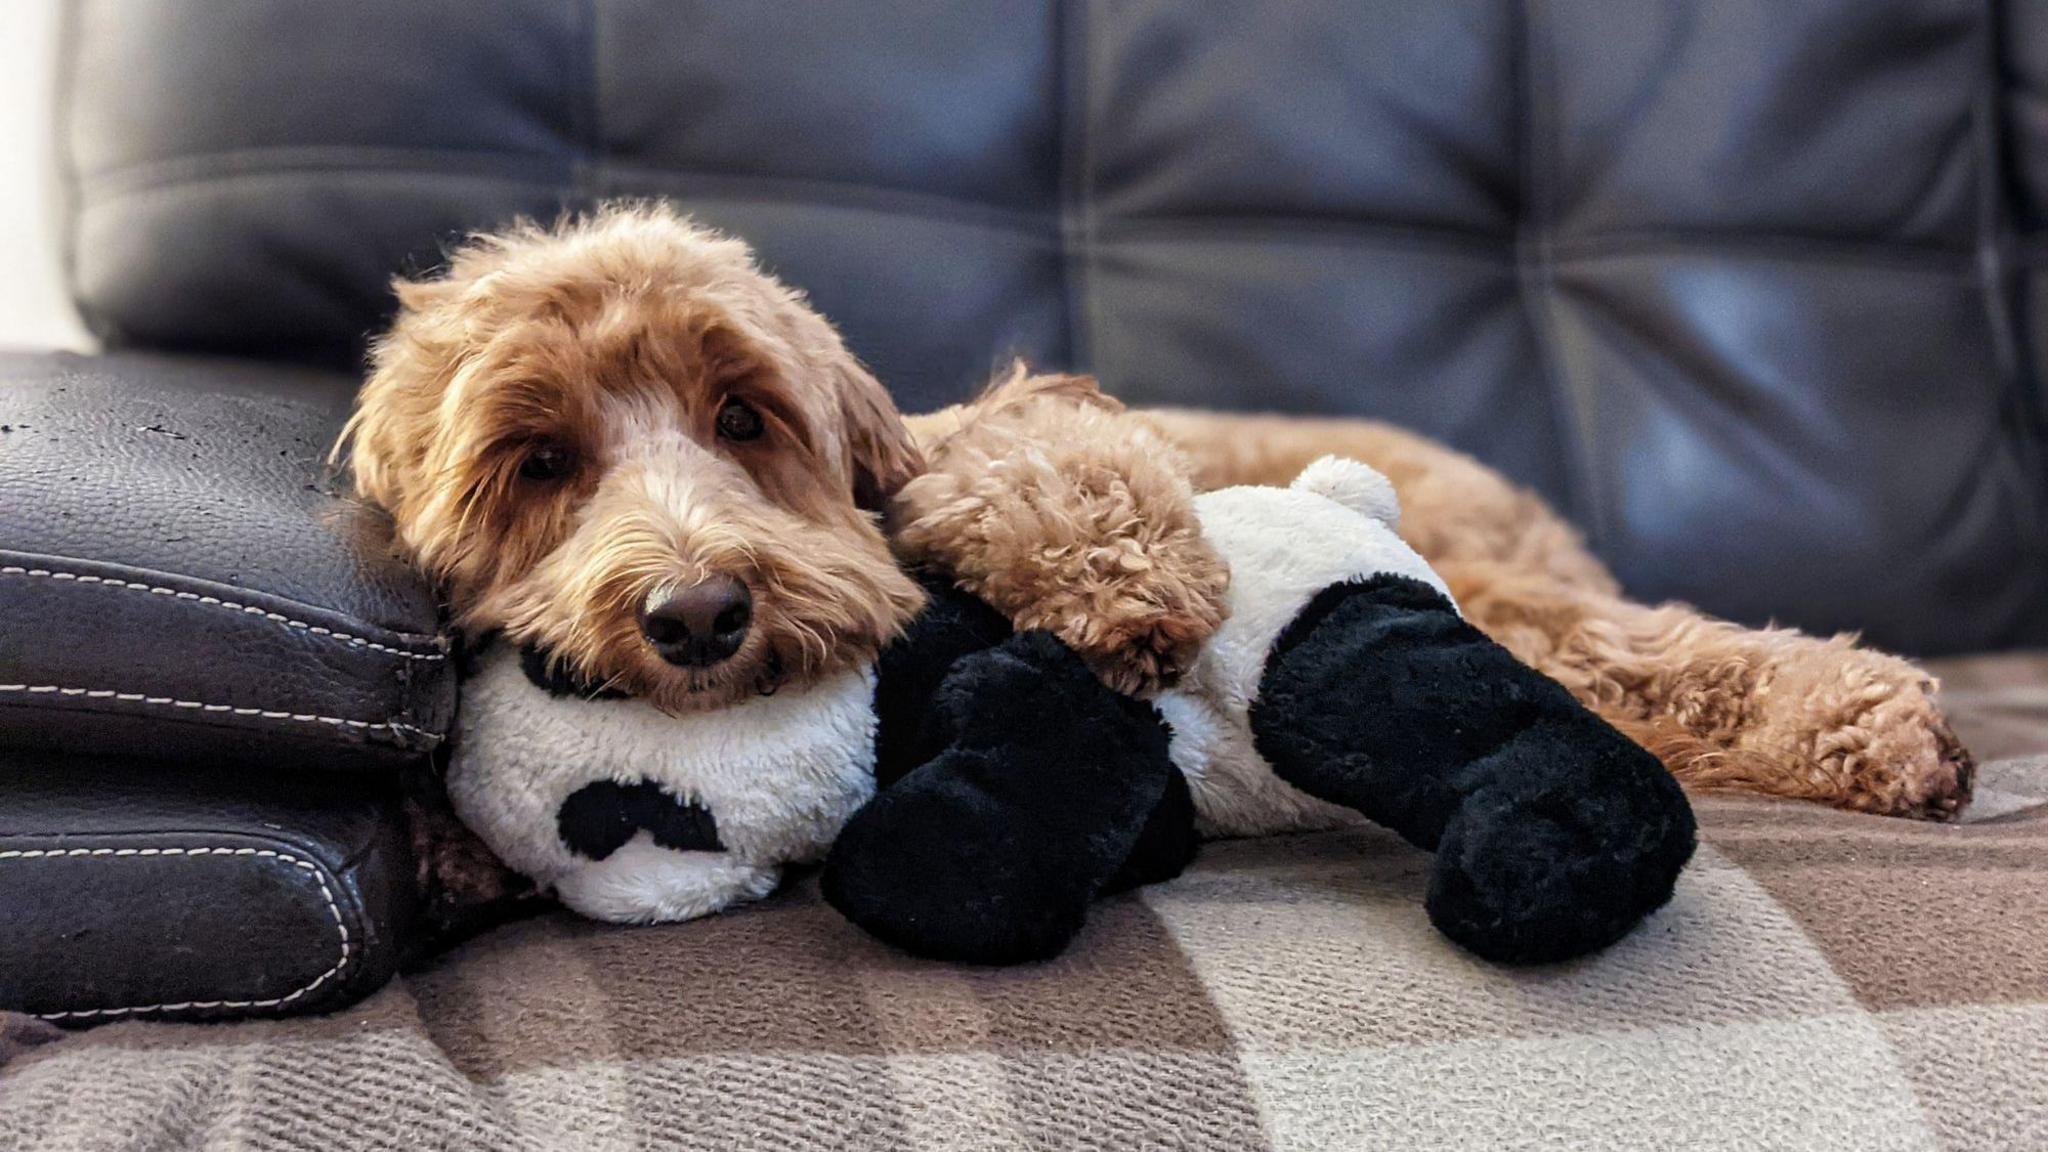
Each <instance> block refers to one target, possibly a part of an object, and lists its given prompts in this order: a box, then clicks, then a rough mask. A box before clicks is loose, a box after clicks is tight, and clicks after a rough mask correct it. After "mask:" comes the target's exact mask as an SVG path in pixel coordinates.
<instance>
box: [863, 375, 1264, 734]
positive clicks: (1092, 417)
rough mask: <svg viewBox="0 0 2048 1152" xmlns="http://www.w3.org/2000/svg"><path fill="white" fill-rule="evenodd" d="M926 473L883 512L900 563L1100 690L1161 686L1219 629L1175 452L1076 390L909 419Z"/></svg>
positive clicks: (1050, 380)
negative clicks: (1005, 620)
mask: <svg viewBox="0 0 2048 1152" xmlns="http://www.w3.org/2000/svg"><path fill="white" fill-rule="evenodd" d="M911 427H912V429H913V431H914V432H915V433H917V434H918V438H919V440H920V441H921V445H920V446H921V447H922V448H923V450H924V453H925V455H926V457H927V460H928V461H929V467H928V469H927V471H926V472H925V473H924V474H923V475H922V476H920V477H918V478H917V479H915V480H912V481H911V482H910V483H909V484H907V485H905V486H904V487H903V488H902V490H901V491H900V492H898V493H897V495H896V497H895V498H894V501H893V502H892V504H891V506H890V515H889V534H890V538H891V542H892V543H893V545H894V546H895V548H896V549H897V551H898V553H899V555H901V556H902V557H903V558H904V559H905V560H906V561H908V562H911V563H913V564H917V565H922V566H926V567H930V568H934V569H938V570H942V571H945V572H947V573H950V574H951V575H952V576H953V577H954V578H955V579H956V580H958V581H959V583H960V586H961V587H963V588H965V589H966V590H967V591H969V592H972V593H974V594H975V595H976V596H979V597H981V598H982V599H983V600H986V601H987V602H988V603H989V604H991V605H993V606H994V607H995V608H996V609H997V610H999V611H1001V612H1002V613H1003V614H1004V615H1006V616H1008V617H1009V618H1010V620H1011V622H1012V623H1013V624H1015V626H1016V627H1017V628H1018V629H1019V630H1032V629H1038V630H1043V631H1047V632H1051V633H1052V634H1053V635H1055V636H1057V637H1059V638H1060V639H1061V640H1062V641H1064V642H1065V643H1066V644H1067V645H1068V646H1069V647H1071V648H1072V649H1073V650H1074V651H1075V652H1077V653H1079V654H1080V655H1081V657H1082V659H1083V660H1085V661H1086V662H1087V663H1088V666H1089V667H1090V668H1092V669H1094V671H1095V672H1096V674H1097V675H1099V676H1100V677H1101V678H1102V679H1103V680H1104V681H1105V682H1106V683H1108V684H1109V685H1110V686H1111V687H1112V688H1115V689H1117V690H1118V691H1120V692H1128V693H1135V694H1143V693H1146V692H1149V691H1150V690H1152V689H1155V688H1158V687H1160V686H1162V685H1164V684H1168V683H1171V682H1172V681H1173V680H1174V679H1175V678H1177V677H1178V676H1179V674H1180V672H1181V671H1182V670H1183V669H1184V668H1185V667H1186V666H1187V664H1188V662H1189V661H1190V660H1192V659H1193V658H1194V655H1195V653H1196V651H1197V650H1198V649H1199V648H1200V647H1201V646H1202V644H1203V643H1204V642H1205V641H1207V640H1208V639H1209V637H1210V636H1212V635H1214V633H1215V631H1216V629H1217V627H1218V626H1219V625H1220V624H1221V623H1222V622H1223V616H1224V593H1225V591H1226V590H1227V588H1228V586H1229V582H1230V573H1229V569H1228V567H1227V566H1226V565H1225V564H1224V563H1223V560H1222V558H1221V557H1219V556H1217V554H1216V552H1215V550H1214V549H1213V548H1212V547H1210V545H1209V543H1208V542H1207V541H1206V540H1205V539H1203V537H1202V531H1201V525H1200V523H1199V522H1198V521H1197V520H1196V518H1195V510H1194V492H1193V490H1192V489H1191V487H1190V485H1189V482H1188V470H1187V466H1186V463H1185V461H1184V460H1183V459H1182V458H1181V456H1180V454H1179V452H1178V451H1177V450H1176V449H1174V448H1173V447H1172V445H1170V444H1169V443H1167V441H1166V440H1165V439H1163V438H1162V437H1161V436H1159V435H1158V434H1157V433H1156V432H1155V431H1153V430H1152V429H1151V427H1150V426H1149V425H1148V424H1147V423H1146V422H1144V421H1143V420H1141V419H1139V418H1138V417H1136V416H1134V415H1132V414H1130V413H1128V412H1125V411H1124V410H1123V408H1122V406H1121V405H1119V404H1117V403H1116V402H1115V401H1113V400H1110V399H1108V398H1107V397H1104V396H1103V395H1102V394H1101V393H1100V392H1099V391H1097V390H1096V388H1095V384H1094V382H1093V381H1091V380H1089V379H1087V378H1086V377H1079V376H1031V375H1026V374H1023V373H1022V372H1021V371H1020V372H1018V373H1017V374H1013V375H1012V376H1011V377H1009V378H1007V379H1005V380H1002V381H999V382H998V383H997V384H996V385H995V386H994V387H993V388H991V389H990V391H989V392H987V393H986V394H984V395H983V396H982V397H981V398H980V399H979V400H976V401H974V402H972V403H969V404H965V405H961V406H959V407H957V408H952V409H947V410H946V411H944V412H941V413H934V414H932V415H930V416H925V417H914V418H912V420H911Z"/></svg>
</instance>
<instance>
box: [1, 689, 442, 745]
mask: <svg viewBox="0 0 2048 1152" xmlns="http://www.w3.org/2000/svg"><path fill="white" fill-rule="evenodd" d="M0 692H23V693H28V694H30V695H45V696H82V697H84V698H85V699H87V700H124V701H127V702H129V703H132V704H155V705H159V706H162V707H169V708H184V709H191V710H197V711H200V712H217V713H225V714H226V715H229V716H261V717H262V718H264V719H265V720H297V721H299V722H300V723H302V724H332V725H335V726H336V727H345V728H356V729H360V730H362V731H366V732H368V731H377V730H379V729H382V730H387V731H391V732H410V733H412V734H413V735H415V736H420V737H424V738H425V739H427V740H429V741H433V742H435V743H439V742H440V739H441V734H440V733H438V732H429V731H427V730H426V729H425V728H418V727H414V726H413V725H411V724H402V723H400V722H398V721H396V720H382V721H378V720H350V719H348V718H347V717H343V716H321V715H318V714H316V713H312V712H283V711H275V710H272V709H268V708H237V707H235V706H234V705H232V704H208V703H206V702H205V701H203V700H178V699H174V698H172V697H169V696H147V695H144V694H143V693H141V692H116V691H114V690H113V689H112V688H67V687H65V686H63V685H61V684H0Z"/></svg>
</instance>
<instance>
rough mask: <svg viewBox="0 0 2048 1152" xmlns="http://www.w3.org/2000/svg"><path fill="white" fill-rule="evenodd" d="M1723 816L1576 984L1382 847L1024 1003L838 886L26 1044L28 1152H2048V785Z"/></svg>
mask: <svg viewBox="0 0 2048 1152" xmlns="http://www.w3.org/2000/svg"><path fill="white" fill-rule="evenodd" d="M2044 663H2048V661H2044ZM2033 671H2036V672H2038V671H2040V669H2038V668H2036V669H2033ZM1951 679H1952V682H1954V681H1955V679H1956V678H1955V677H1954V676H1953V674H1952V675H1951ZM2015 683H2017V681H2014V680H2012V679H2010V678H2009V677H2008V676H2007V675H1998V676H1987V677H1986V678H1985V679H1984V680H1983V681H1982V682H1981V683H1978V684H1975V685H1974V686H1973V684H1972V683H1971V682H1970V681H1968V680H1967V679H1964V680H1963V681H1962V682H1958V683H1955V691H1956V696H1955V698H1954V702H1955V703H1956V704H1957V708H1956V709H1955V710H1956V711H1957V712H1958V713H1963V714H1964V715H1963V716H1961V717H1959V724H1960V725H1961V726H1962V729H1963V731H1964V734H1965V735H1966V737H1968V736H1974V735H1975V733H1976V729H1975V728H1974V726H1973V724H1972V722H1971V721H1970V720H1969V717H1968V714H1969V713H1970V711H1971V710H1972V708H1974V709H1975V710H1976V711H1977V712H1978V713H1980V714H1996V716H1997V717H2001V718H2002V722H2008V726H2007V728H2006V729H2004V730H2003V731H2004V733H2005V735H2004V736H1998V735H1996V734H1995V733H1993V732H1992V730H1991V729H1990V728H1986V729H1985V732H1986V733H1987V734H1989V735H1991V736H1992V739H1991V740H1990V741H1989V744H1990V747H1989V748H1987V751H1990V750H1992V749H1996V750H1997V751H1998V752H2011V751H2019V750H2022V749H2021V747H2020V746H2021V745H2026V744H2031V747H2032V749H2033V750H2035V751H2038V750H2040V749H2041V748H2043V747H2048V741H2044V737H2048V724H2044V723H2043V722H2042V721H2043V718H2044V717H2048V701H2041V700H2039V699H2037V698H2034V697H2029V696H2027V695H2025V692H2027V691H2031V692H2035V693H2039V692H2040V691H2041V690H2042V689H2041V688H2040V685H2042V684H2048V676H2041V677H2039V678H2038V679H2035V680H2033V681H2031V684H2032V687H2030V688H2027V689H2024V690H2023V691H2022V693H2021V695H2020V696H2018V697H2017V698H2015V697H2014V696H2013V695H2012V692H2011V686H2012V685H2013V684H2015ZM1972 692H1977V693H1979V695H1980V697H1981V698H1980V699H1978V700H1976V702H1975V704H1974V705H1971V704H1970V699H1971V697H1970V693H1972ZM2015 699H2017V703H2015ZM1986 710H1988V712H1987V711H1986ZM2008 737H2009V738H2010V740H2011V743H2010V744H2002V743H1999V741H2000V740H2003V739H2006V738H2008ZM1986 743H1987V742H1986V741H1985V740H1982V739H1980V740H1979V744H1980V746H1984V745H1985V744H1986ZM1699 809H1700V814H1701V818H1702V831H1703V833H1704V837H1705V843H1704V844H1703V846H1702V850H1701V852H1700V855H1699V858H1698V861H1697V863H1696V864H1695V865H1694V867H1693V868H1692V869H1691V870H1690V871H1689V873H1688V874H1687V875H1686V877H1685V878H1684V879H1683V880H1682V881H1681V882H1680V885H1679V892H1678V895H1677V897H1676V899H1675V901H1674V902H1673V904H1672V905H1671V906H1670V907H1669V908H1667V909H1666V910H1664V911H1663V912H1662V913H1660V914H1658V915H1657V916H1656V917H1655V918H1653V919H1652V920H1651V921H1649V922H1648V923H1647V924H1646V925H1645V926H1644V927H1643V928H1642V929H1641V930H1639V931H1638V932H1637V933H1636V934H1635V935H1634V936H1632V937H1631V938H1629V939H1628V940H1626V941H1624V942H1623V943H1622V944H1620V945H1618V946H1617V947H1615V948H1613V949H1611V950H1609V951H1608V952H1606V953H1604V954H1602V955H1600V956H1596V957H1592V958H1589V959H1587V960H1583V961H1579V962H1575V963H1572V964H1568V965H1563V966H1559V967H1555V968H1549V969H1543V970H1532V971H1508V970H1502V969H1498V968H1492V967H1489V966H1486V965H1484V964H1481V963H1478V962H1475V961H1473V960H1471V959H1470V958H1468V957H1466V956H1464V955H1463V954H1461V953H1459V952H1457V951H1456V950H1455V949H1454V948H1452V947H1451V946H1450V945H1448V944H1447V943H1445V942H1444V941H1443V940H1442V939H1441V938H1440V937H1439V936H1437V935H1436V934H1435V932H1434V931H1433V930H1432V929H1431V928H1430V926H1429V924H1428V922H1427V920H1426V919H1425V918H1424V916H1423V913H1422V907H1421V903H1422V901H1421V895H1422V888H1423V884H1424V881H1425V877H1426V874H1427V872H1426V865H1427V858H1426V857H1424V856H1423V855H1422V854H1420V853H1418V852H1416V851H1414V850H1412V849H1410V848H1408V847H1406V846H1404V845H1402V844H1401V843H1399V842H1398V841H1397V840H1395V839H1394V838H1393V837H1391V836H1387V835H1384V834H1381V833H1379V832H1377V831H1374V830H1370V829H1359V830H1354V831H1344V832H1337V833H1328V834H1322V835H1315V836H1301V837H1289V838H1282V839H1273V840H1264V841H1240V842H1230V843H1220V844H1212V845H1209V846H1208V847H1207V848H1206V849H1205V850H1204V852H1203V855H1202V858H1201V859H1200V861H1199V862H1198V863H1197V864H1196V866H1195V867H1194V868H1193V869H1191V870H1190V872H1189V873H1188V874H1187V875H1186V876H1184V877H1183V878H1181V879H1180V880H1178V881H1176V882H1174V883H1171V884H1166V885H1161V886H1158V887H1155V888H1152V889H1149V890H1146V891H1143V892H1140V893H1134V894H1131V895H1128V896H1124V897H1120V898H1117V899H1113V900H1108V901H1105V902H1103V903H1102V904H1101V905H1100V906H1099V907H1098V909H1097V910H1096V914H1095V916H1094V918H1093V921H1092V923H1091V926H1090V927H1089V929H1088V930H1087V932H1086V933H1085V934H1084V936H1083V938H1082V939H1081V940H1079V941H1078V942H1077V943H1076V945H1075V947H1074V948H1073V949H1072V950H1071V951H1070V952H1069V953H1068V954H1067V955H1066V956H1065V957H1063V958H1061V959H1060V960H1057V961H1055V962H1052V963H1049V964H1044V965H1039V966H1035V967H1028V968H1020V969H1009V970H974V969H963V968H957V967H948V966H944V965H936V964H926V963H921V962H917V961H913V960H909V959H906V958H904V957H902V956H899V955H896V954H894V953H892V952H890V951H889V950H887V949H885V948H883V947H881V946H879V945H877V944H875V943H873V942H872V941H869V940H868V939H866V938H864V937H863V936H861V935H860V934H859V933H858V932H857V931H855V930H854V929H852V928H850V927H849V926H847V925H846V924H845V923H844V922H842V921H841V920H840V919H839V918H838V917H837V916H836V915H835V914H834V913H833V912H832V911H831V910H830V909H829V908H827V907H825V906H824V905H823V904H822V903H821V902H820V901H819V899H818V898H817V895H816V892H815V886H814V884H812V883H809V882H805V883H799V884H797V885H794V886H793V887H792V888H791V889H790V890H788V891H786V892H784V893H782V894H781V895H779V896H777V897H775V898H774V899H772V900H770V901H769V902H767V903H765V904H763V905H760V906H757V907H754V908H750V909H747V910H745V911H742V912H738V913H735V914H730V915H725V916H721V917H718V918H715V919H712V920H708V921H702V922H698V923H694V924H686V925H679V926H673V927H665V928H651V929H621V928H611V927H604V926H599V925H594V924H588V923H583V922H579V921H576V920H573V919H571V918H568V917H566V916H563V915H549V916H544V917H541V918H538V919H534V920H529V921H526V922H523V923H520V924H516V925H512V926H510V927H507V928H502V929H499V930H497V931H495V932H492V933H490V934H488V935H486V936H484V937H482V938H480V939H477V940H475V941H472V942H471V943H469V944H468V945H466V946H464V947H462V948H460V949H458V950H456V951H455V952H453V953H451V954H449V955H448V956H446V957H444V958H443V959H442V960H441V961H439V962H438V963H436V964H435V965H434V966H432V967H430V968H428V969H426V970H424V971H421V972H417V973H414V974H413V975H411V976H408V977H406V978H404V979H403V980H401V981H399V982H398V983H396V984H394V985H393V986H392V987H390V988H388V989H386V990H385V991H384V992H382V993H380V994H378V995H377V996H375V997H373V998H372V999H371V1000H369V1001H367V1002H366V1003H364V1004H362V1005H360V1006H358V1007H357V1008H355V1009H353V1010H350V1011H347V1012H344V1013H340V1014H338V1015H335V1016H331V1017H326V1018H322V1019H309V1020H300V1021H287V1022H276V1023H256V1024H243V1025H232V1026H203V1025H165V1024H143V1023H126V1024H115V1025H110V1026H106V1027H102V1028H99V1029H95V1030H92V1031H89V1032H84V1033H79V1034H74V1035H69V1036H67V1037H65V1038H63V1039H61V1040H57V1041H55V1042H51V1043H40V1044H39V1043H37V1042H38V1041H41V1040H47V1039H48V1036H47V1034H45V1033H43V1032H41V1031H40V1030H38V1029H36V1028H34V1027H33V1026H25V1025H23V1023H22V1022H20V1021H18V1020H17V1021H15V1022H14V1024H13V1025H12V1026H11V1027H7V1028H0V1059H4V1058H5V1057H6V1046H9V1045H12V1046H15V1047H18V1048H20V1049H22V1050H21V1051H19V1052H17V1053H16V1054H15V1055H14V1057H13V1059H12V1060H11V1062H9V1063H8V1064H7V1066H6V1068H5V1069H4V1071H0V1149H38V1150H41V1149H71V1148H80V1149H143V1148H151V1149H159V1148H161V1149H171V1148H200V1147H205V1148H214V1147H220V1148H227V1147H233V1148H252V1149H265V1150H267V1149H273V1148H289V1149H298V1148H304V1149H317V1150H320V1152H327V1150H331V1149H347V1148H409V1149H410V1148H516V1149H525V1148H532V1149H571V1148H603V1149H609V1148H641V1147H660V1148H671V1147H673V1148H707V1149H711V1148H715V1149H749V1150H751V1149H762V1150H772V1152H784V1150H788V1149H801V1148H849V1149H857V1148H883V1147H901V1148H912V1149H932V1150H935V1152H936V1150H943V1152H955V1150H964V1149H978V1148H1075V1147H1103V1148H1115V1149H1135V1148H1155V1147H1156V1148H1196V1149H1199V1148H1216V1149H1231V1150H1243V1149H1261V1148H1275V1149H1297V1148H1299V1149H1315V1148H1373V1147H1398V1148H1487V1149H1495V1148H1520V1147H1555V1148H1574V1149H1601V1148H1660V1149H1662V1148H1688V1149H1690V1148H1722V1147H1726V1148H1741V1149H1758V1148H1797V1149H1825V1148H1844V1149H1857V1150H1869V1149H1890V1148H1900V1149H1907V1148H1940V1149H2018V1148H2048V884H2044V883H2042V873H2043V870H2044V866H2048V758H2036V759H2032V760H2008V761H2004V762H2000V763H1994V764H1990V765H1988V766H1987V767H1986V769H1985V772H1984V780H1983V794H1982V799H1981V801H1980V803H1979V804H1978V805H1977V806H1976V808H1975V810H1974V813H1973V817H1972V822H1969V823H1965V824H1962V825H1954V826H1935V825H1926V824H1913V823H1907V822H1902V821H1890V820H1882V819H1876V818H1870V817H1859V816H1851V815H1846V814H1842V813H1837V812H1832V811H1827V810H1823V809H1819V808H1813V807H1807V806H1801V805H1790V804H1776V803H1770V802H1766V801H1758V800H1741V799H1704V800H1701V801H1700V803H1699Z"/></svg>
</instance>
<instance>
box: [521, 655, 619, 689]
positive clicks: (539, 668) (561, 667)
mask: <svg viewBox="0 0 2048 1152" xmlns="http://www.w3.org/2000/svg"><path fill="white" fill-rule="evenodd" d="M519 670H520V671H521V672H524V673H526V679H527V682H528V683H530V684H532V685H533V686H534V687H535V688H538V689H540V690H541V691H543V692H545V693H547V694H548V695H550V696H575V697H577V698H579V699H583V700H624V699H625V698H626V694H625V693H624V692H621V691H619V690H618V689H617V688H606V687H605V686H604V685H602V684H595V683H592V682H591V681H589V680H586V679H584V678H583V676H582V675H581V674H580V673H578V672H577V671H576V670H575V669H574V668H571V667H569V666H568V665H567V664H564V663H563V662H561V661H559V660H555V659H551V658H550V657H549V656H548V654H547V653H545V652H543V651H541V650H540V649H539V648H536V647H534V646H533V645H531V644H528V645H526V646H525V647H523V648H521V649H520V650H519Z"/></svg>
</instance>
